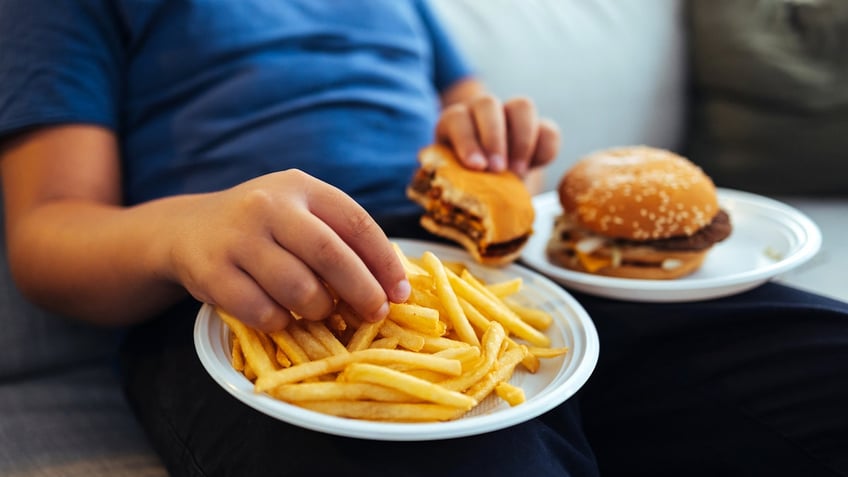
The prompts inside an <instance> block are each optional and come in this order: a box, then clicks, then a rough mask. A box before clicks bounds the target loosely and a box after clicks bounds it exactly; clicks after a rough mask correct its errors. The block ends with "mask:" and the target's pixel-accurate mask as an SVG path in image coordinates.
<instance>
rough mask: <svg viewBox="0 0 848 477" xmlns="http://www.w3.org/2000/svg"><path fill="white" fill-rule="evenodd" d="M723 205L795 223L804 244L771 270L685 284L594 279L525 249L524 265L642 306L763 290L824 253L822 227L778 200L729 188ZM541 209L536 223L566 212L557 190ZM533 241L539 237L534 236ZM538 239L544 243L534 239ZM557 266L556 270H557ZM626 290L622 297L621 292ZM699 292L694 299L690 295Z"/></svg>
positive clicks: (721, 192) (538, 201)
mask: <svg viewBox="0 0 848 477" xmlns="http://www.w3.org/2000/svg"><path fill="white" fill-rule="evenodd" d="M716 193H717V195H718V199H719V203H721V202H722V201H729V200H735V201H738V202H741V203H743V204H744V205H746V206H748V207H754V208H756V209H760V210H765V209H771V210H775V211H779V212H780V213H781V214H783V217H784V218H791V219H792V221H793V224H794V225H797V226H798V227H799V228H800V230H802V231H803V232H804V237H799V238H802V240H800V245H799V246H798V247H797V248H796V249H794V250H792V251H791V252H790V253H788V254H787V255H786V256H784V257H782V258H781V259H780V260H777V261H775V262H774V263H771V264H769V265H767V266H763V267H757V268H754V269H752V270H749V271H745V272H739V273H734V274H732V275H729V276H718V277H707V278H696V279H685V280H645V279H632V278H619V277H604V276H602V275H592V274H588V273H585V272H579V271H576V270H568V269H564V268H561V267H557V266H556V265H554V264H552V263H550V261H548V260H547V258H546V257H536V256H533V255H530V254H529V253H528V250H529V249H525V251H524V252H522V255H521V257H520V262H521V263H523V264H525V265H527V266H528V267H530V268H533V269H534V270H536V271H538V272H540V273H542V274H544V275H546V276H548V277H549V278H551V279H553V280H555V281H557V282H559V283H561V284H562V285H564V286H566V287H570V288H574V289H578V290H580V291H583V292H585V293H588V294H592V295H597V296H604V297H607V298H618V299H621V296H622V295H625V294H627V298H626V300H628V301H637V302H686V301H697V300H703V299H710V298H718V297H722V296H729V295H732V294H736V293H741V292H743V291H746V290H749V289H751V288H753V287H755V286H757V285H760V284H762V283H764V282H766V281H768V280H770V279H771V278H774V277H775V276H777V275H779V274H781V273H785V272H787V271H789V270H792V269H794V268H796V267H798V266H800V265H802V264H804V263H806V262H807V261H809V260H810V259H811V258H813V257H814V256H815V255H816V254H817V253H818V252H819V250H820V249H821V245H822V234H821V230H820V229H819V227H818V225H817V224H816V223H815V222H814V221H813V220H812V219H811V218H810V217H809V216H807V215H806V214H804V213H803V212H801V211H800V210H798V209H796V208H795V207H792V206H790V205H788V204H786V203H784V202H781V201H779V200H776V199H773V198H770V197H765V196H762V195H758V194H755V193H751V192H747V191H741V190H736V189H728V188H721V187H719V188H716ZM533 204H534V207H535V208H536V214H537V220H540V219H541V216H540V214H539V210H540V208H551V207H554V208H556V209H558V210H561V206H560V204H559V198H558V195H557V191H555V190H552V191H547V192H543V193H541V194H538V195H536V196H534V197H533ZM531 240H534V238H532V237H531ZM535 240H545V241H547V237H544V238H535ZM554 267H557V268H554ZM587 287H598V288H601V289H602V290H596V289H591V290H590V289H587ZM617 290H621V292H620V293H619V292H617ZM640 291H642V292H669V293H672V294H671V295H668V296H664V297H662V298H657V297H652V296H644V295H640V296H635V297H634V296H631V295H629V294H628V293H630V292H640ZM687 293H690V294H691V293H695V295H696V296H695V297H692V296H691V295H687Z"/></svg>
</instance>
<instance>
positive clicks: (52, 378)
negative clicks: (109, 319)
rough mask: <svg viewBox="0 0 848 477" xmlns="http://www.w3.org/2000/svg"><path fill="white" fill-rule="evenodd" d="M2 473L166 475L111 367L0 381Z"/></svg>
mask: <svg viewBox="0 0 848 477" xmlns="http://www.w3.org/2000/svg"><path fill="white" fill-rule="evenodd" d="M0 475H3V476H4V477H165V476H166V475H167V473H166V472H165V469H164V467H163V466H162V464H161V463H160V460H159V458H158V456H157V455H156V454H155V453H154V452H153V450H152V449H151V447H150V445H149V444H148V443H147V438H146V436H145V435H144V434H143V433H142V431H141V428H140V427H139V425H138V423H137V422H136V420H135V418H134V416H133V415H132V412H131V411H130V409H129V407H128V406H127V403H126V400H125V398H124V395H123V393H122V392H121V388H120V386H119V384H118V382H117V380H116V373H115V367H114V365H113V364H112V363H102V364H89V365H84V366H76V367H74V368H73V369H62V370H57V371H55V372H53V373H45V374H43V375H41V376H37V377H29V378H28V379H25V380H8V381H0Z"/></svg>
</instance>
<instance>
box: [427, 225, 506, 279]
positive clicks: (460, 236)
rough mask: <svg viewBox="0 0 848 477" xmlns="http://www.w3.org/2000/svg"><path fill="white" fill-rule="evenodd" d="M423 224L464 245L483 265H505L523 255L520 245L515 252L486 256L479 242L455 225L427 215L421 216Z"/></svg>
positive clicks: (437, 233)
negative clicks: (445, 223)
mask: <svg viewBox="0 0 848 477" xmlns="http://www.w3.org/2000/svg"><path fill="white" fill-rule="evenodd" d="M421 226H422V227H424V228H425V229H426V230H428V231H430V232H432V233H434V234H436V235H438V236H440V237H444V238H446V239H449V240H452V241H454V242H456V243H458V244H459V245H462V247H463V248H465V249H466V250H467V251H468V253H470V254H471V256H472V257H473V258H474V260H476V261H477V262H479V263H481V264H483V265H488V266H493V267H503V266H505V265H508V264H510V263H512V262H514V261H515V260H517V259H518V257H519V256H520V255H521V247H519V248H518V249H517V250H515V251H514V252H511V253H508V254H505V255H498V256H494V257H492V256H484V255H482V254H481V252H480V249H479V248H478V247H477V243H476V242H475V241H474V240H472V239H471V238H470V237H469V236H467V235H465V234H464V233H462V232H460V231H459V230H457V229H456V228H454V227H450V226H447V225H442V224H439V223H438V222H436V221H435V220H433V219H432V218H431V217H429V216H427V215H423V216H421Z"/></svg>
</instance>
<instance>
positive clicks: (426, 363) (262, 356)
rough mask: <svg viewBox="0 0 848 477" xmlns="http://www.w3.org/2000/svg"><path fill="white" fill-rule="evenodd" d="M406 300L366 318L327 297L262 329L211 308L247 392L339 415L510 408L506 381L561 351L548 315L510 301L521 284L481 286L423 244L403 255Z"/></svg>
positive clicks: (384, 417) (407, 415)
mask: <svg viewBox="0 0 848 477" xmlns="http://www.w3.org/2000/svg"><path fill="white" fill-rule="evenodd" d="M395 251H396V252H397V253H398V255H399V257H400V259H401V262H402V263H403V266H404V268H405V271H406V273H407V277H408V278H409V280H410V283H411V284H412V288H413V289H412V293H411V294H410V298H409V300H408V301H407V303H399V304H392V305H391V306H390V311H389V315H388V316H387V317H386V318H385V319H384V320H382V321H380V322H377V323H371V322H366V321H364V320H362V319H361V318H360V317H359V316H357V315H356V313H355V312H354V311H353V309H352V308H351V307H350V306H349V305H347V304H346V303H344V302H343V301H338V302H337V304H336V307H335V309H334V310H333V311H332V312H331V313H330V315H328V317H327V318H326V319H325V320H323V321H312V322H310V321H306V320H292V322H291V323H290V324H289V326H288V327H287V328H286V329H285V330H281V331H277V332H273V333H268V334H265V333H263V332H261V331H259V330H256V329H252V328H250V327H248V326H246V325H244V324H243V323H242V322H241V321H239V320H238V319H237V318H235V317H233V316H231V315H230V314H228V313H227V312H226V311H225V310H222V309H220V308H218V309H216V311H217V313H218V315H219V316H220V317H221V319H222V320H223V321H224V323H225V324H226V325H227V326H228V328H229V330H230V332H231V333H230V336H231V359H232V365H233V368H234V369H235V370H236V371H238V372H240V373H242V374H243V375H244V376H245V378H247V379H249V380H250V381H251V382H252V383H253V386H254V390H255V391H256V392H258V393H266V394H268V395H270V396H271V397H273V398H276V399H279V400H281V401H285V402H288V403H291V404H294V405H297V406H300V407H303V408H305V409H310V410H313V411H317V412H322V413H326V414H331V415H335V416H341V417H346V418H351V419H365V420H373V421H391V422H433V421H447V420H454V419H458V418H461V417H462V416H463V415H465V414H466V413H467V412H468V411H470V410H472V409H473V408H474V407H475V406H477V405H478V404H479V403H480V402H481V401H483V400H484V399H486V398H487V397H489V396H495V399H502V400H503V401H504V402H506V403H507V404H508V405H510V406H517V405H520V404H521V403H523V402H524V401H525V399H526V397H525V395H524V391H523V390H522V389H521V388H520V387H517V386H515V385H513V384H510V383H509V381H510V379H511V377H512V375H513V373H514V372H515V371H516V370H517V369H519V368H520V369H521V370H522V371H523V372H530V373H533V372H536V370H537V369H538V368H539V366H540V359H547V358H554V357H558V356H562V355H563V354H565V353H567V352H568V349H567V348H563V347H560V348H552V347H550V339H549V338H548V337H547V336H546V335H545V333H544V331H545V330H546V329H547V328H548V327H549V326H550V324H551V321H552V320H551V316H550V315H548V314H547V313H546V312H544V311H543V310H540V309H537V308H533V307H529V306H526V305H522V304H520V301H519V300H516V299H515V298H514V295H515V294H517V293H520V290H521V286H522V281H521V280H520V279H511V280H507V281H504V282H499V283H490V284H486V283H483V281H482V280H480V279H479V278H477V277H476V276H474V275H473V274H472V273H471V272H470V271H469V270H468V269H466V268H465V267H464V266H463V265H462V264H461V263H458V262H445V261H442V260H441V259H439V258H438V257H437V256H436V255H435V254H434V253H432V252H425V253H424V254H423V255H422V256H421V257H419V258H413V257H408V256H406V255H405V254H404V253H403V252H402V251H401V249H400V247H398V246H397V245H395Z"/></svg>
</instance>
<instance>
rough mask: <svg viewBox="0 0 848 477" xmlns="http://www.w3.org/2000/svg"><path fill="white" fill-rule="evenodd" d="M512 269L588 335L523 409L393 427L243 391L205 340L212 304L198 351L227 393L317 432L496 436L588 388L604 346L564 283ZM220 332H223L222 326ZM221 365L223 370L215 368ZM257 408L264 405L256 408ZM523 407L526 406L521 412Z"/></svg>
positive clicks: (419, 437)
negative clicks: (549, 294) (542, 289)
mask: <svg viewBox="0 0 848 477" xmlns="http://www.w3.org/2000/svg"><path fill="white" fill-rule="evenodd" d="M390 240H391V241H392V242H396V243H398V245H400V246H401V248H402V249H404V246H405V245H415V246H420V247H427V248H428V249H431V250H433V251H434V252H435V253H436V254H439V253H440V250H450V253H452V254H460V255H463V256H465V257H467V258H466V260H467V261H468V262H469V265H470V266H474V267H482V268H488V267H483V266H481V265H479V264H473V263H471V261H472V258H471V256H470V255H467V252H465V251H464V250H462V249H460V248H458V247H454V246H451V245H449V244H442V243H437V242H430V241H425V240H416V239H402V238H390ZM509 267H517V268H518V269H521V270H523V273H526V274H528V275H529V276H532V277H533V279H534V280H535V281H538V282H539V283H542V284H544V285H545V286H546V287H548V288H550V289H551V290H556V291H557V292H556V295H557V298H558V299H560V300H562V301H564V302H565V304H566V305H567V306H568V311H567V313H568V314H569V316H570V319H571V320H574V321H576V322H578V323H580V325H581V326H580V329H579V330H575V329H572V330H571V332H572V333H577V332H581V334H582V335H583V336H582V341H583V345H584V346H583V348H584V349H583V353H582V355H581V356H580V357H579V358H578V359H579V362H578V363H577V364H576V366H575V367H574V369H573V371H572V372H571V374H570V375H569V376H568V377H566V378H564V379H563V380H562V382H560V383H558V384H557V385H556V386H555V387H554V388H553V389H545V388H543V391H545V392H544V393H542V392H540V393H539V394H537V395H535V397H534V398H533V400H530V399H528V402H526V403H524V404H522V405H520V406H516V407H512V408H504V409H502V410H500V411H497V412H491V413H487V414H482V415H476V416H470V417H466V418H462V419H458V420H454V421H446V422H432V423H430V422H428V423H388V422H374V421H364V420H355V419H346V418H342V417H337V416H331V415H328V414H323V413H319V412H316V411H310V410H307V409H303V408H301V407H298V406H295V405H293V404H289V403H285V402H283V401H279V400H276V399H274V398H272V397H270V396H267V395H264V394H257V393H254V392H253V391H252V390H247V389H245V388H244V387H243V386H242V387H240V386H238V385H236V384H234V383H233V382H232V379H238V378H240V379H244V377H243V376H242V375H241V374H239V373H238V372H236V371H235V369H233V368H232V365H230V363H229V360H228V359H227V358H224V359H223V361H224V362H225V363H222V362H221V357H220V356H219V355H218V354H217V353H216V351H215V349H214V348H215V344H214V343H212V342H211V340H207V339H204V337H208V336H210V333H211V332H214V330H213V329H212V328H213V327H214V326H215V323H214V321H215V320H217V323H218V326H221V327H223V326H224V325H223V322H222V321H221V320H220V318H216V317H217V314H215V312H214V307H212V306H211V305H209V304H202V305H201V307H200V310H199V311H198V314H197V317H196V320H195V326H194V343H195V350H196V353H197V355H198V357H199V358H200V361H201V364H202V365H203V367H204V369H205V370H206V372H207V373H208V374H209V375H210V376H211V377H212V378H213V380H215V381H216V382H217V383H218V385H220V386H221V387H222V388H224V390H225V391H227V392H228V393H230V394H231V395H232V396H233V397H235V398H236V399H238V400H239V401H241V402H243V403H244V404H246V405H248V406H250V407H252V408H253V409H255V410H257V411H259V412H262V413H264V414H267V415H269V416H271V417H272V418H275V419H279V420H281V421H284V422H288V423H290V424H293V425H298V426H300V427H304V428H306V429H311V430H313V431H318V432H324V433H328V434H334V435H339V436H344V437H353V438H360V439H370V440H383V441H426V440H436V439H452V438H459V437H466V436H470V435H475V434H480V433H485V432H492V431H495V430H499V429H503V428H506V427H510V426H513V425H516V424H519V423H521V422H524V421H527V420H530V419H533V418H535V417H538V416H539V415H541V414H544V413H545V412H547V411H549V410H551V409H553V408H554V407H556V406H557V405H559V404H561V403H562V402H565V401H566V400H567V399H569V398H570V397H572V396H573V395H574V394H575V393H576V392H577V391H578V390H579V389H580V388H582V387H583V385H585V383H586V382H587V381H588V379H589V377H590V376H591V375H592V373H593V372H594V369H595V367H596V365H597V362H598V357H599V353H600V342H599V338H598V333H597V328H596V327H595V324H594V322H593V321H592V319H591V317H590V316H589V313H588V312H587V311H586V309H585V308H584V307H583V305H582V304H580V302H579V301H578V300H577V299H576V298H574V296H572V295H571V294H570V293H569V292H568V291H567V290H565V289H564V288H563V287H562V285H561V284H559V283H557V282H556V281H554V280H551V279H550V278H549V277H547V276H545V275H544V274H542V273H539V272H538V271H536V270H534V269H532V268H530V267H526V266H523V265H521V264H517V263H516V264H512V265H510V266H509ZM504 270H509V268H505V269H504ZM563 326H571V325H570V324H569V323H568V322H564V323H563ZM220 329H221V330H223V328H220ZM564 362H565V361H564ZM216 364H218V365H221V366H220V367H219V366H216ZM223 364H226V365H223ZM563 369H565V367H564V366H563V367H560V368H559V369H558V370H557V371H555V372H553V373H552V377H551V383H553V382H554V381H556V380H557V378H558V376H559V375H560V373H562V372H563ZM244 383H249V381H246V380H245V381H244ZM244 383H242V384H244ZM551 383H548V384H547V385H546V387H548V386H550V385H551ZM257 405H258V406H260V407H257ZM521 406H527V407H524V408H523V409H522V407H521ZM271 409H276V410H277V411H278V412H286V413H287V416H286V418H283V417H281V416H279V415H276V414H275V413H271V412H269V411H270V410H271ZM516 410H517V411H516Z"/></svg>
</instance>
